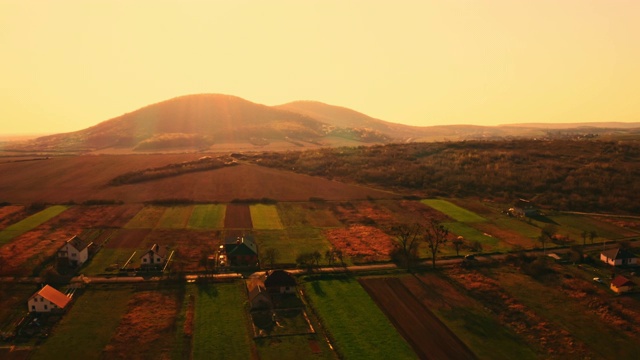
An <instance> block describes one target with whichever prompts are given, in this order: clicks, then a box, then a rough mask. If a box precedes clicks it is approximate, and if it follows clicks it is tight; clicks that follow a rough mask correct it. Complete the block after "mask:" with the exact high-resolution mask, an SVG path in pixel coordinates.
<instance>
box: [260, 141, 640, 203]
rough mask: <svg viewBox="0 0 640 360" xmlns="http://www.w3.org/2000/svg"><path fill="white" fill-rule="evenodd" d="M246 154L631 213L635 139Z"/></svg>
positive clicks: (469, 192) (457, 191) (447, 189)
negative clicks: (624, 140) (623, 140)
mask: <svg viewBox="0 0 640 360" xmlns="http://www.w3.org/2000/svg"><path fill="white" fill-rule="evenodd" d="M253 161H254V162H256V163H258V164H260V165H263V166H269V167H274V168H278V169H286V170H292V171H295V172H298V173H304V174H309V175H314V176H322V177H326V178H330V179H336V180H340V181H345V182H351V183H360V184H367V185H372V186H376V187H383V188H387V189H393V190H396V191H399V192H402V193H405V194H410V195H417V196H422V197H424V196H430V197H433V196H447V197H468V196H474V197H480V198H486V199H493V200H496V201H504V202H511V201H513V200H514V199H518V198H524V199H528V200H531V201H533V202H535V203H536V204H538V206H541V207H542V208H548V209H557V210H570V211H588V212H609V213H618V214H620V213H627V214H629V213H637V212H639V211H640V181H638V179H640V143H639V142H634V141H628V142H622V141H615V142H614V141H598V140H567V139H562V140H560V139H559V140H508V141H462V142H438V143H408V144H389V145H377V146H360V147H353V148H346V147H343V148H324V149H319V150H318V149H316V150H308V151H289V152H281V153H276V152H268V153H262V154H259V155H256V156H255V158H253Z"/></svg>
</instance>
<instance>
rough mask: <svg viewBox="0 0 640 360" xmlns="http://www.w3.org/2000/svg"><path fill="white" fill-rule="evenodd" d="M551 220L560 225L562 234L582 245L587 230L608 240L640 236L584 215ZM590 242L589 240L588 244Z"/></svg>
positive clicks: (553, 217)
mask: <svg viewBox="0 0 640 360" xmlns="http://www.w3.org/2000/svg"><path fill="white" fill-rule="evenodd" d="M549 218H550V219H551V220H553V221H555V222H556V223H557V224H558V226H559V228H560V229H561V231H560V232H561V233H562V234H564V235H568V236H570V237H571V238H572V239H573V240H576V241H578V242H579V243H582V236H581V234H582V232H583V231H585V230H586V231H587V232H591V231H595V232H596V234H597V235H598V236H597V237H603V238H606V239H618V238H623V237H627V236H634V235H638V233H637V232H635V231H629V230H628V229H624V228H621V227H618V226H615V225H613V224H610V223H606V222H604V221H600V220H597V219H594V218H591V217H587V216H582V215H569V214H567V215H553V216H549ZM589 241H590V240H589V238H587V243H589ZM596 241H597V240H596Z"/></svg>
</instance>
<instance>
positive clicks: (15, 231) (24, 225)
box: [0, 205, 69, 245]
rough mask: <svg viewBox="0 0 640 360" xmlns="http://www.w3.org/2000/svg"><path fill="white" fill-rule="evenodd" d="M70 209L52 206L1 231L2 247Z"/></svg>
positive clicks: (0, 242) (0, 240)
mask: <svg viewBox="0 0 640 360" xmlns="http://www.w3.org/2000/svg"><path fill="white" fill-rule="evenodd" d="M68 208H69V207H68V206H64V205H54V206H50V207H48V208H46V209H44V210H42V211H40V212H37V213H35V214H33V215H31V216H29V217H27V218H25V219H22V220H20V221H18V222H17V223H15V224H13V225H9V226H8V227H6V228H5V229H4V230H2V231H0V245H2V244H5V243H8V242H9V241H11V240H12V239H13V238H15V237H17V236H20V235H22V234H24V233H26V232H28V231H30V230H32V229H34V228H36V227H38V226H39V225H41V224H43V223H45V222H47V221H48V220H50V219H52V218H54V217H56V216H58V215H60V214H61V213H62V212H64V211H65V210H67V209H68Z"/></svg>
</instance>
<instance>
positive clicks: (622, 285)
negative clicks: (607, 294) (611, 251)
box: [611, 275, 636, 294]
mask: <svg viewBox="0 0 640 360" xmlns="http://www.w3.org/2000/svg"><path fill="white" fill-rule="evenodd" d="M635 285H636V284H635V283H634V282H633V281H631V280H629V279H627V278H626V277H624V276H622V275H618V276H616V277H615V278H614V279H613V280H611V290H613V291H614V292H616V293H618V294H622V293H626V292H628V291H631V290H632V289H633V287H634V286H635Z"/></svg>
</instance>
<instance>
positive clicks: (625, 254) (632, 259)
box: [600, 248, 638, 266]
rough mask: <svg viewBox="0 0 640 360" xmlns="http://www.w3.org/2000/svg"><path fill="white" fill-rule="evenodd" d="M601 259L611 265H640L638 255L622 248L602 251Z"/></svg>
mask: <svg viewBox="0 0 640 360" xmlns="http://www.w3.org/2000/svg"><path fill="white" fill-rule="evenodd" d="M600 260H601V261H602V262H605V263H607V264H609V265H611V266H621V265H638V257H637V256H636V255H635V254H633V253H631V252H630V251H628V250H625V249H622V248H617V249H609V250H606V251H603V252H601V253H600Z"/></svg>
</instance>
